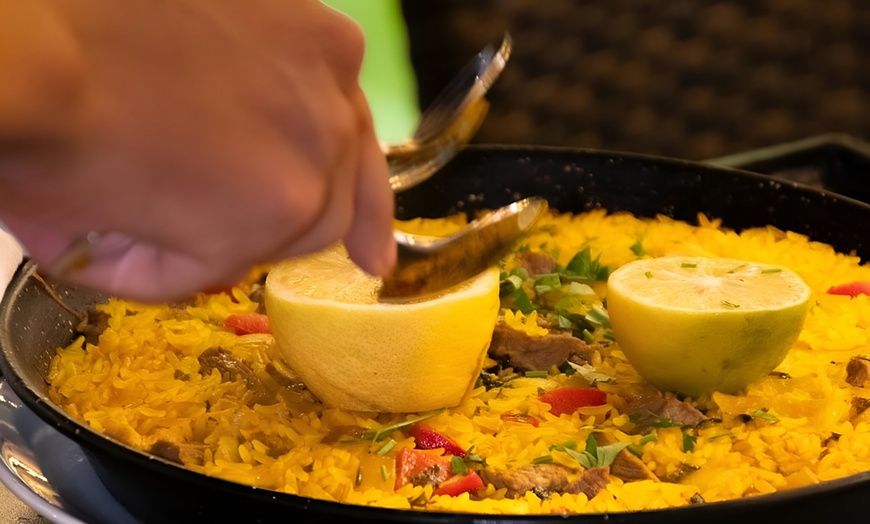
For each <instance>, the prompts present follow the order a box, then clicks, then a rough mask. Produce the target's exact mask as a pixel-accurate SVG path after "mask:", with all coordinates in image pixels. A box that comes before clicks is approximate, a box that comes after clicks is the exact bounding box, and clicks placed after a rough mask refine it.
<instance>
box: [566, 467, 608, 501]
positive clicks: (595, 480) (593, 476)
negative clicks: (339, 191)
mask: <svg viewBox="0 0 870 524" xmlns="http://www.w3.org/2000/svg"><path fill="white" fill-rule="evenodd" d="M608 482H610V472H609V471H608V468H606V467H595V468H589V469H587V470H586V471H584V472H583V475H581V476H580V478H579V479H577V480H575V481H574V482H572V483H571V485H570V486H568V489H566V490H565V491H566V492H567V493H583V494H584V495H586V497H587V498H589V499H592V498H594V497H595V495H597V494H598V492H599V491H601V490H602V489H604V488H605V487H607V483H608Z"/></svg>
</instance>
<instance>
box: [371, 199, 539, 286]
mask: <svg viewBox="0 0 870 524" xmlns="http://www.w3.org/2000/svg"><path fill="white" fill-rule="evenodd" d="M548 208H549V207H548V204H547V200H546V199H544V198H539V197H529V198H525V199H523V200H520V201H519V202H514V203H513V204H510V205H507V206H505V207H502V208H499V209H497V210H495V211H492V212H490V213H488V214H486V215H484V216H483V217H482V218H479V219H477V220H474V221H472V222H471V223H470V224H469V225H468V226H466V227H465V228H464V229H463V230H462V231H460V232H458V233H456V234H454V235H451V236H448V237H443V238H433V237H424V236H420V235H410V234H407V233H402V232H400V231H396V232H395V237H396V241H397V242H398V244H399V260H398V263H397V264H396V267H395V268H394V269H393V272H392V273H391V274H390V275H388V276H386V277H384V283H383V286H382V287H381V289H380V291H379V297H380V299H381V300H384V301H407V300H415V299H420V298H425V297H427V296H431V295H433V294H437V293H439V292H442V291H444V290H445V289H448V288H450V287H453V286H455V285H457V284H459V283H461V282H463V281H465V280H468V279H470V278H472V277H474V276H475V275H477V274H479V273H481V272H482V271H484V270H485V269H487V268H488V267H490V266H492V265H494V264H496V263H498V261H499V260H500V259H501V258H502V257H504V256H505V255H507V254H508V253H509V252H510V251H511V249H513V248H514V247H515V246H516V244H517V243H518V242H519V241H520V240H521V239H522V238H523V237H524V236H526V235H527V234H528V233H529V232H530V231H532V230H533V229H534V227H535V225H536V224H537V223H538V221H539V220H540V218H541V217H543V216H544V214H545V213H546V212H547V210H548Z"/></svg>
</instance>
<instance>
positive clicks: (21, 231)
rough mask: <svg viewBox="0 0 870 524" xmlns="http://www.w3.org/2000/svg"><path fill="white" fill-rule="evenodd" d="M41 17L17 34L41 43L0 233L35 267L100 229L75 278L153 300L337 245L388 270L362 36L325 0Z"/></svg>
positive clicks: (129, 6) (72, 8)
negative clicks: (362, 75)
mask: <svg viewBox="0 0 870 524" xmlns="http://www.w3.org/2000/svg"><path fill="white" fill-rule="evenodd" d="M8 2H12V3H13V4H15V3H18V2H15V0H0V6H2V4H5V3H8ZM33 4H34V5H39V6H40V8H41V9H42V11H41V12H40V13H39V14H40V16H39V17H37V20H38V21H39V24H36V26H35V27H34V26H31V27H30V29H31V30H30V31H28V32H27V33H26V34H25V33H23V34H21V35H18V36H19V37H20V38H21V39H24V40H25V41H26V40H27V39H31V41H30V42H29V43H30V44H35V43H40V44H42V45H41V46H37V47H36V49H40V53H39V54H37V56H33V57H31V58H33V59H32V60H28V61H27V64H29V65H28V66H27V67H29V69H28V70H27V71H26V73H27V75H25V78H29V79H30V80H31V82H30V83H29V84H27V86H26V87H27V89H24V90H23V91H22V92H21V93H18V95H20V96H19V98H17V100H18V101H19V102H20V101H21V100H22V99H27V100H29V101H33V100H35V102H34V103H33V104H31V105H32V106H33V107H34V108H36V109H35V110H32V111H31V112H30V113H29V114H28V116H30V117H31V118H27V119H24V118H20V119H19V120H22V121H25V120H26V122H29V123H30V124H31V125H30V128H28V132H27V133H24V134H21V133H19V134H18V135H16V133H15V128H14V126H12V127H13V128H12V130H11V131H10V129H9V126H7V127H6V128H3V127H2V126H0V219H2V221H3V222H4V223H5V224H6V226H7V228H8V229H9V230H10V231H12V232H13V233H14V234H15V236H16V237H17V238H18V239H19V241H21V243H22V244H23V245H24V247H25V248H26V249H27V251H28V254H29V255H30V256H31V257H32V259H33V260H34V261H35V262H36V263H37V264H38V265H39V266H41V267H46V268H48V267H51V265H52V264H53V263H54V262H56V261H57V259H58V257H59V256H61V254H62V253H63V252H64V250H65V249H67V248H68V247H69V246H70V245H72V244H73V243H74V242H75V241H76V240H77V239H80V238H82V237H84V236H85V235H87V233H88V232H90V231H97V232H99V233H101V237H100V238H101V240H100V242H99V243H97V244H96V245H95V246H93V249H92V253H93V257H92V260H91V261H90V264H89V265H87V266H86V267H83V268H81V269H79V270H75V271H72V272H70V273H69V274H68V275H65V277H66V278H67V279H68V280H70V281H72V282H75V283H79V284H85V285H88V286H91V287H94V288H97V289H100V290H103V291H106V292H108V293H110V294H113V295H118V296H124V297H127V298H131V299H136V300H143V301H164V300H174V299H180V298H184V297H186V296H188V295H190V294H192V293H193V292H195V291H198V290H202V289H209V288H217V287H223V286H226V285H229V284H232V283H235V282H238V281H239V280H240V279H241V278H242V277H243V276H244V275H245V274H246V272H247V271H248V270H249V269H250V268H251V267H252V266H254V265H257V264H260V263H264V262H270V261H275V260H279V259H282V258H287V257H291V256H296V255H300V254H303V253H307V252H311V251H314V250H318V249H321V248H323V247H326V246H327V245H330V244H332V243H334V242H336V241H338V240H343V241H344V243H345V245H346V246H347V249H348V251H349V253H350V255H351V257H352V258H353V259H354V260H355V261H356V262H357V263H358V264H359V265H360V266H361V267H362V268H363V269H365V270H367V271H368V272H370V273H373V274H384V273H385V272H386V271H388V270H389V269H390V268H391V266H392V265H393V263H394V260H395V245H394V240H393V238H392V228H391V225H392V217H393V213H392V211H393V196H392V192H391V191H390V188H389V185H388V170H387V166H386V161H385V159H384V156H383V153H382V152H381V151H380V148H379V145H378V141H377V139H376V137H375V133H374V128H373V123H372V119H371V115H370V113H369V110H368V106H367V103H366V100H365V97H364V95H363V92H362V91H361V89H360V87H359V84H358V73H359V69H360V65H361V61H362V55H363V46H364V42H363V37H362V33H361V31H360V29H359V28H358V27H357V26H356V24H355V23H353V22H352V21H350V20H349V19H347V18H346V17H344V16H343V15H341V14H339V13H338V12H336V11H334V10H332V9H331V8H329V7H327V6H325V5H323V4H321V3H320V2H318V1H316V0H293V1H287V0H256V1H254V0H247V1H241V0H173V1H168V2H160V1H153V0H149V1H141V2H123V3H122V2H117V1H115V0H88V1H73V2H70V1H63V2H62V1H56V0H43V1H40V2H37V1H36V0H34V3H33ZM6 7H8V4H7V6H6ZM0 9H2V7H0ZM0 18H3V17H0ZM13 18H14V17H13ZM9 23H12V24H14V23H15V21H14V20H13V21H12V22H9ZM0 25H2V22H0ZM0 29H2V28H0ZM0 32H2V31H0ZM46 42H48V43H50V44H51V45H47V44H46ZM19 43H21V42H19ZM25 43H26V42H25ZM29 49H34V48H33V47H32V46H31V47H29ZM31 54H33V53H31ZM3 63H4V62H3V60H2V57H0V68H2V67H3ZM7 66H8V61H7ZM0 71H2V69H0ZM28 75H29V76H28ZM0 76H5V75H0ZM46 86H50V88H46ZM13 87H14V86H13ZM2 89H3V88H2V87H0V116H2V115H3V114H4V113H3V101H4V100H6V101H8V100H9V99H10V97H9V96H8V93H6V94H7V96H6V97H5V98H4V97H3V92H2ZM44 92H45V93H47V94H45V93H44ZM41 94H42V95H44V96H42V98H43V99H45V100H42V99H41V98H40V96H41ZM49 95H50V96H49ZM12 100H16V98H14V97H13V98H12ZM45 101H47V102H48V103H42V102H45ZM46 108H50V111H51V113H50V114H49V113H47V112H46V111H47V109H46ZM40 111H42V112H40ZM7 112H8V111H7ZM19 112H20V111H19ZM13 120H14V119H13ZM43 121H45V122H46V125H43V126H42V127H40V126H36V125H35V124H33V123H34V122H36V123H40V122H43ZM24 127H26V126H24ZM18 129H22V126H19V127H18Z"/></svg>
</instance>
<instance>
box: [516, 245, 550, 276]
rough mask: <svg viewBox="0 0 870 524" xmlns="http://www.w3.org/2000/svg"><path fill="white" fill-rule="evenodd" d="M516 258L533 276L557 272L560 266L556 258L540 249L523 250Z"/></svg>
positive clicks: (518, 263)
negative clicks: (539, 250)
mask: <svg viewBox="0 0 870 524" xmlns="http://www.w3.org/2000/svg"><path fill="white" fill-rule="evenodd" d="M515 260H516V263H517V265H518V266H519V267H521V268H523V269H525V270H526V271H527V272H528V273H529V276H531V277H533V276H536V275H547V274H549V273H555V272H556V269H557V268H558V265H557V263H556V259H554V258H553V257H551V256H550V255H548V254H546V253H541V252H538V251H521V252H519V253H517V254H516V255H515Z"/></svg>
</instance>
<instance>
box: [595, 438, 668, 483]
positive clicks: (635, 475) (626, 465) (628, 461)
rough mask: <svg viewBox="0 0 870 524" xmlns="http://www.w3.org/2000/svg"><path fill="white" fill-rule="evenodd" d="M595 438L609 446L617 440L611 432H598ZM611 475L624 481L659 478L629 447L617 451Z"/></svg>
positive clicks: (601, 443) (611, 466)
mask: <svg viewBox="0 0 870 524" xmlns="http://www.w3.org/2000/svg"><path fill="white" fill-rule="evenodd" d="M595 440H596V442H598V445H599V446H608V445H610V444H615V443H616V442H617V440H616V438H615V437H614V436H612V435H611V434H609V433H596V434H595ZM610 475H611V476H613V477H616V478H618V479H621V480H622V481H623V482H635V481H638V480H659V478H658V477H657V476H656V474H655V473H653V472H652V470H651V469H649V467H648V466H647V465H646V464H644V462H643V461H642V460H641V459H640V458H638V457H637V456H636V455H634V454H633V453H632V452H630V451H628V450H627V449H623V450H622V451H620V452H619V453H617V455H616V458H615V459H614V460H613V463H612V464H610Z"/></svg>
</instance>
